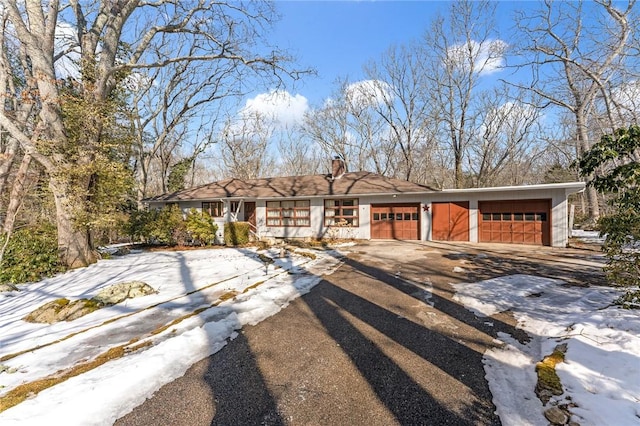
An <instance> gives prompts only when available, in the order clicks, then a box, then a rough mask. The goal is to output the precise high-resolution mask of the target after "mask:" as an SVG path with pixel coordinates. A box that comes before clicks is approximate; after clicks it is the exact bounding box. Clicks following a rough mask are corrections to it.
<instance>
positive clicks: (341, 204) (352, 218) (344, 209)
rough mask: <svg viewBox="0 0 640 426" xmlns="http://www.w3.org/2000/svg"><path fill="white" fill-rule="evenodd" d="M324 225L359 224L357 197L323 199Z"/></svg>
mask: <svg viewBox="0 0 640 426" xmlns="http://www.w3.org/2000/svg"><path fill="white" fill-rule="evenodd" d="M383 214H384V213H383ZM374 219H375V218H374ZM324 226H359V225H358V199H357V198H345V199H339V200H324Z"/></svg>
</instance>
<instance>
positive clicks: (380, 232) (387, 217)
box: [371, 204, 420, 240]
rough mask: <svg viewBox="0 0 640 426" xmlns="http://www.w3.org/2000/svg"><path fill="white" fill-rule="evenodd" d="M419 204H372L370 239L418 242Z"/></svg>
mask: <svg viewBox="0 0 640 426" xmlns="http://www.w3.org/2000/svg"><path fill="white" fill-rule="evenodd" d="M419 213H420V204H372V205H371V238H373V239H383V240H419V239H420V214H419Z"/></svg>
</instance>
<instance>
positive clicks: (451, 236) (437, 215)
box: [431, 201, 469, 241]
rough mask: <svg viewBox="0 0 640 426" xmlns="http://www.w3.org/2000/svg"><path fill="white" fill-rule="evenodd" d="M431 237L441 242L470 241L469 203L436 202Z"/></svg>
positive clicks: (433, 210)
mask: <svg viewBox="0 0 640 426" xmlns="http://www.w3.org/2000/svg"><path fill="white" fill-rule="evenodd" d="M431 208H432V223H431V237H432V239H434V240H439V241H469V202H467V201H456V202H434V203H432V204H431Z"/></svg>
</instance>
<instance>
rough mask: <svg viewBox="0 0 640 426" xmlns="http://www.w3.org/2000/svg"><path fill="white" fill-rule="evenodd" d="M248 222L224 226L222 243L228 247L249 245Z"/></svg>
mask: <svg viewBox="0 0 640 426" xmlns="http://www.w3.org/2000/svg"><path fill="white" fill-rule="evenodd" d="M249 229H250V228H249V222H229V223H225V224H224V243H225V244H226V245H228V246H243V245H246V244H249Z"/></svg>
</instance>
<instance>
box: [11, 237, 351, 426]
mask: <svg viewBox="0 0 640 426" xmlns="http://www.w3.org/2000/svg"><path fill="white" fill-rule="evenodd" d="M298 253H299V252H298V251H296V252H295V253H293V254H289V255H288V256H285V257H283V258H280V257H279V255H280V251H279V250H278V251H273V252H268V253H266V254H267V255H268V256H270V257H271V258H273V259H274V263H273V264H271V265H265V263H263V262H262V261H261V260H260V259H259V258H258V256H257V253H256V251H255V250H249V249H245V250H235V249H212V250H194V251H184V252H154V253H151V252H143V253H132V254H130V255H127V256H123V257H116V258H113V259H109V260H102V261H100V262H98V263H96V264H94V265H91V266H89V267H88V268H83V269H78V270H74V271H70V272H68V273H65V274H62V275H59V276H56V277H54V278H50V279H46V280H43V281H40V282H38V283H32V284H29V285H27V286H21V287H22V289H23V290H24V291H19V292H9V293H0V318H1V319H0V357H3V356H6V355H8V354H16V353H19V352H22V351H25V352H24V353H23V354H21V355H18V356H16V357H13V358H11V359H9V360H5V361H3V362H2V363H1V365H0V371H2V370H6V371H4V372H2V373H0V396H2V395H4V394H6V393H7V392H9V391H10V390H11V389H14V388H15V387H16V386H18V385H20V384H21V383H27V382H32V381H34V380H38V379H42V378H45V377H47V376H50V375H52V374H54V373H56V372H59V371H61V370H66V369H69V368H71V367H73V366H74V365H76V364H78V363H81V362H86V361H89V360H92V359H95V358H96V357H97V356H98V355H100V354H102V353H104V352H106V351H107V350H108V349H109V348H113V347H116V346H119V345H127V344H129V343H131V344H130V347H135V346H136V345H141V344H145V343H146V344H148V345H149V346H148V347H144V348H143V350H135V351H132V352H130V353H128V354H127V355H125V356H124V357H122V358H119V359H115V360H112V361H109V362H107V363H105V364H103V365H101V366H99V367H97V368H95V369H93V370H90V371H88V372H86V373H83V374H81V375H79V376H76V377H72V378H70V379H68V380H66V381H64V382H62V383H60V384H58V385H56V386H54V387H52V388H49V389H46V390H44V391H42V392H40V393H38V394H37V395H35V396H34V397H33V398H31V399H27V400H25V401H24V402H22V403H20V404H18V405H16V406H15V407H13V408H9V409H8V410H6V411H4V412H2V413H0V424H2V425H12V424H20V425H40V424H47V423H50V420H51V419H56V418H57V419H65V424H67V425H83V426H84V425H91V424H100V425H110V424H112V423H113V422H114V421H115V420H116V419H118V418H119V417H122V416H123V415H124V414H126V413H128V412H129V411H131V410H132V409H133V408H134V407H136V406H137V405H140V404H141V403H143V402H144V401H145V399H146V398H147V397H149V396H151V395H152V394H153V393H154V392H155V391H156V390H157V389H159V388H160V387H161V386H162V385H164V384H166V383H168V382H170V381H172V380H174V379H176V378H178V377H180V376H182V375H183V374H184V373H185V372H186V370H187V369H188V368H189V367H190V366H191V365H192V364H194V363H195V362H197V361H199V360H200V359H202V358H205V357H206V356H208V355H210V354H213V353H215V352H217V351H218V350H220V349H221V348H222V347H224V346H225V344H226V342H227V341H228V339H230V338H234V337H235V336H236V330H239V329H240V328H242V326H243V325H245V324H257V323H258V322H260V321H262V320H263V319H265V318H267V317H269V316H271V315H274V314H275V313H277V312H278V311H280V310H281V309H282V308H283V307H285V306H287V305H288V303H289V302H290V301H291V300H293V299H295V298H297V297H299V296H300V295H302V294H305V293H307V292H308V291H309V290H310V289H311V288H312V287H313V286H314V285H316V284H317V283H318V282H319V281H320V280H321V278H322V275H324V274H327V273H331V272H332V271H333V270H335V268H336V267H337V266H338V265H339V263H340V257H341V255H340V253H339V252H337V251H313V253H314V254H315V256H316V257H315V259H312V258H311V257H313V256H311V257H310V256H304V255H301V254H298ZM133 280H139V281H144V282H146V283H147V284H149V285H151V286H152V287H153V288H155V289H156V290H158V293H157V294H154V295H149V296H144V297H139V298H136V299H129V300H127V301H126V302H123V303H122V304H118V305H114V306H111V307H107V308H103V309H100V310H98V311H96V312H93V313H91V314H89V315H86V316H84V317H82V318H79V319H77V320H74V321H70V322H62V323H57V324H52V325H47V324H30V323H27V322H25V321H22V318H23V317H24V316H25V315H27V313H29V312H30V311H31V310H33V309H35V308H36V307H38V306H41V305H43V304H45V303H47V302H50V301H52V300H55V299H58V298H61V297H67V298H69V299H71V300H73V299H79V298H90V297H92V296H95V295H96V294H97V293H98V291H99V290H100V289H101V288H103V287H106V286H108V285H111V284H115V283H119V282H126V281H133ZM229 294H232V295H233V294H235V295H236V296H235V297H234V298H232V299H226V297H224V296H225V295H229ZM222 299H226V300H224V301H223V300H222ZM197 310H198V311H201V312H199V313H198V314H197V315H192V316H190V314H192V313H193V312H195V311H197ZM177 320H181V321H179V322H175V321H177ZM171 322H175V323H174V325H172V326H171V327H169V328H168V329H166V330H164V331H162V332H160V333H155V334H154V333H152V332H153V331H154V330H156V331H157V329H158V328H159V327H161V326H163V325H165V324H168V323H171ZM136 339H139V340H137V341H135V343H132V342H133V340H136Z"/></svg>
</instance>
